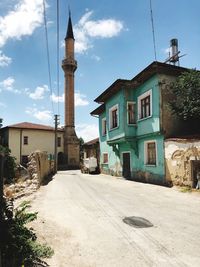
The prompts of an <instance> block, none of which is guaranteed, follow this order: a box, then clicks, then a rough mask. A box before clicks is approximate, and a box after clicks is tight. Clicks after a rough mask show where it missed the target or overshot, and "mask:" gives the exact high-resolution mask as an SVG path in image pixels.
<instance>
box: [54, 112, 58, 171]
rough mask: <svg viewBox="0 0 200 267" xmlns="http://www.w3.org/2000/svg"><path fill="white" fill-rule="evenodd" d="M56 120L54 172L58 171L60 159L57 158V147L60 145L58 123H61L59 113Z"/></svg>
mask: <svg viewBox="0 0 200 267" xmlns="http://www.w3.org/2000/svg"><path fill="white" fill-rule="evenodd" d="M54 117H55V118H54V120H55V147H54V173H57V169H58V160H57V147H58V125H59V115H54Z"/></svg>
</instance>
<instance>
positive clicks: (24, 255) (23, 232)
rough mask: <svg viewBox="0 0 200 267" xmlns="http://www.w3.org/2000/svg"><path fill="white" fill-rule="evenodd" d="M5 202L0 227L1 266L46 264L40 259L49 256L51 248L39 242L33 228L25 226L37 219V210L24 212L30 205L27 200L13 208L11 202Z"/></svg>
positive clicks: (26, 266)
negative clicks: (0, 225)
mask: <svg viewBox="0 0 200 267" xmlns="http://www.w3.org/2000/svg"><path fill="white" fill-rule="evenodd" d="M5 203H6V204H5V207H4V220H3V227H2V228H1V229H3V231H2V233H1V236H2V242H1V251H2V257H3V266H6V267H7V266H9V267H21V266H22V265H24V266H25V267H32V266H48V264H47V263H46V262H45V261H43V260H42V259H43V258H49V257H51V256H52V255H53V250H52V249H51V248H50V247H48V246H47V245H41V244H39V243H38V242H37V236H36V234H35V232H34V230H33V228H27V227H26V224H27V223H29V222H32V221H34V220H36V219H37V212H34V213H32V212H26V210H27V208H29V207H30V204H29V202H27V201H24V202H23V203H22V204H21V205H20V206H19V207H18V208H16V209H14V210H13V209H12V204H10V205H9V203H8V202H5Z"/></svg>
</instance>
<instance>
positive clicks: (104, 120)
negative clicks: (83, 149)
mask: <svg viewBox="0 0 200 267" xmlns="http://www.w3.org/2000/svg"><path fill="white" fill-rule="evenodd" d="M106 132H107V129H106V118H103V119H102V135H103V136H104V135H106Z"/></svg>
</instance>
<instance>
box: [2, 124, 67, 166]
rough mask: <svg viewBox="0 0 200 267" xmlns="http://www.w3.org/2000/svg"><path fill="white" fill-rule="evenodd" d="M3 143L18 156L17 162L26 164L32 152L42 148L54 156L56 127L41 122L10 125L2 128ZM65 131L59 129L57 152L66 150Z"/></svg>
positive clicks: (50, 156) (50, 155)
mask: <svg viewBox="0 0 200 267" xmlns="http://www.w3.org/2000/svg"><path fill="white" fill-rule="evenodd" d="M0 136H1V144H2V145H5V146H8V147H9V149H10V150H11V155H12V156H13V157H15V158H16V163H17V164H18V163H20V164H22V165H25V164H26V163H27V161H28V156H29V155H30V153H32V152H34V151H36V150H40V151H42V152H43V151H45V152H46V153H47V154H48V156H49V158H53V155H54V146H55V132H54V128H53V127H50V126H46V125H41V124H34V123H29V122H23V123H18V124H13V125H9V126H6V127H3V128H1V130H0ZM63 136H64V131H63V130H62V129H59V130H58V135H57V138H58V139H57V146H58V147H57V152H58V157H59V155H60V154H59V153H63V151H64V137H63Z"/></svg>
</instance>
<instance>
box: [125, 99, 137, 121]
mask: <svg viewBox="0 0 200 267" xmlns="http://www.w3.org/2000/svg"><path fill="white" fill-rule="evenodd" d="M130 105H132V106H133V109H132V110H130V109H129V106H130ZM130 111H131V112H132V114H131V115H130ZM131 117H132V120H131ZM127 124H128V125H135V124H136V117H135V102H133V101H128V102H127Z"/></svg>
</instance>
